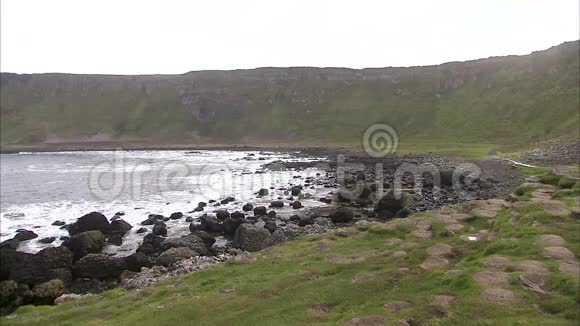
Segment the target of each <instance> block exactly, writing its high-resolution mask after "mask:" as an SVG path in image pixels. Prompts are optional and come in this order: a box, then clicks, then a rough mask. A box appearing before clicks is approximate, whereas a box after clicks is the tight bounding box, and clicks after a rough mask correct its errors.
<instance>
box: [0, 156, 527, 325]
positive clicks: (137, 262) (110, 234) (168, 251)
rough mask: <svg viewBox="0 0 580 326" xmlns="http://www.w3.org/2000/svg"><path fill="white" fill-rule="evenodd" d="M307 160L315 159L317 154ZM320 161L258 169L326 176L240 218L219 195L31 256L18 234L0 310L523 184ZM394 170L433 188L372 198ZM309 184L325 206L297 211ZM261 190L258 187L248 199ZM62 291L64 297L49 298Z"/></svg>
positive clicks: (396, 160) (391, 162)
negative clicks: (114, 249)
mask: <svg viewBox="0 0 580 326" xmlns="http://www.w3.org/2000/svg"><path fill="white" fill-rule="evenodd" d="M316 153H317V154H321V152H320V150H318V151H317V152H316ZM311 154H312V152H308V151H305V152H303V153H302V155H305V156H307V155H311ZM324 155H326V156H327V157H328V160H327V161H324V162H322V161H320V162H316V161H308V162H281V161H280V162H275V163H273V164H268V165H267V166H265V168H268V169H272V170H275V169H294V170H301V169H305V168H308V167H311V166H314V165H317V166H318V167H320V166H323V169H324V170H325V171H326V174H320V175H317V176H316V177H309V178H305V179H304V180H297V182H296V184H295V185H292V186H289V187H288V188H287V189H285V190H284V191H285V193H286V197H279V198H278V199H277V200H272V201H271V202H270V205H269V206H270V207H266V206H256V207H254V204H252V203H249V202H248V203H246V204H245V205H244V206H243V208H242V209H241V210H240V211H234V212H229V211H227V210H225V209H220V208H219V204H220V203H228V202H231V201H234V200H235V198H233V197H227V198H224V199H222V200H220V201H210V202H207V203H205V202H200V203H199V204H198V206H197V208H196V210H198V211H203V212H207V213H205V214H203V215H202V216H201V217H200V218H199V219H192V218H188V217H187V216H186V215H184V214H183V213H181V212H175V213H174V214H171V215H170V216H162V215H157V214H150V215H149V216H148V217H147V218H146V219H145V220H144V221H142V222H141V226H139V227H137V226H134V225H130V224H129V223H127V222H126V221H124V220H123V218H122V217H123V215H122V214H121V213H119V214H118V215H115V216H113V217H112V218H110V219H108V218H107V217H106V216H104V215H103V214H101V213H98V212H92V213H89V214H86V215H85V216H82V217H80V218H79V219H78V220H77V221H76V222H75V223H72V224H69V225H62V226H61V227H63V228H66V230H68V233H69V235H70V237H68V238H66V239H64V242H63V243H62V245H60V246H58V247H48V248H45V249H43V250H41V251H39V252H38V253H36V254H30V253H24V252H20V251H18V250H17V248H18V244H19V243H20V242H22V241H30V240H31V239H34V238H35V234H34V232H32V231H29V230H20V232H18V233H17V234H16V235H15V237H14V238H13V239H10V240H7V241H4V242H2V243H1V244H0V261H1V265H0V281H1V282H0V297H1V298H2V299H1V302H0V307H1V311H0V312H2V314H6V313H10V312H11V311H13V310H14V309H15V308H17V307H18V306H20V305H25V304H52V303H54V302H55V300H56V302H59V300H60V301H63V300H65V299H63V298H67V297H71V298H73V297H74V295H72V296H71V295H68V294H71V293H72V294H75V295H82V294H90V293H93V294H94V293H99V292H102V291H105V290H108V289H112V288H115V287H124V288H127V289H139V288H142V287H145V286H150V285H153V284H155V283H156V282H158V281H159V280H161V279H165V278H169V277H177V276H180V275H184V274H187V273H191V272H193V271H196V270H199V269H203V268H207V267H209V266H211V265H213V264H216V263H221V262H224V261H232V262H233V263H244V262H245V261H246V260H247V259H251V258H249V256H248V255H247V254H246V252H251V251H260V250H263V249H265V248H266V247H268V246H272V245H276V244H280V243H283V242H285V241H288V240H293V239H296V238H297V237H300V236H303V235H305V234H311V233H326V232H329V231H331V230H333V229H335V228H339V227H344V226H349V225H352V224H354V223H356V222H358V221H361V220H378V221H388V220H390V219H393V218H405V217H407V216H408V215H409V214H411V213H413V212H416V211H425V210H430V209H434V208H437V207H440V206H443V205H449V204H453V203H459V202H463V201H470V200H477V199H489V198H496V197H503V196H505V195H507V194H509V193H510V192H511V191H512V190H513V189H514V188H515V187H517V186H518V185H519V184H520V183H521V181H522V180H523V179H522V177H521V175H520V174H519V171H518V170H517V169H514V168H513V167H512V166H511V165H510V164H509V163H507V162H503V161H481V162H477V164H479V165H478V166H479V167H480V170H481V171H480V173H478V174H477V175H476V176H471V179H469V178H470V175H469V174H461V173H459V174H461V175H462V176H463V179H462V178H461V177H460V178H458V179H457V180H455V181H454V180H453V177H452V176H453V175H454V172H455V169H458V167H459V166H460V165H461V164H464V163H465V162H464V161H457V160H455V161H453V160H449V159H444V158H440V157H437V156H431V155H421V156H418V155H415V156H402V157H390V158H388V159H374V158H369V157H367V156H364V155H359V154H356V153H348V155H344V153H343V152H336V151H325V152H324ZM343 159H344V162H345V163H348V164H346V165H345V167H344V168H342V167H341V168H340V169H339V168H337V166H338V165H340V164H339V163H336V162H339V161H340V160H343ZM354 163H357V164H354ZM377 163H381V164H382V166H381V167H382V171H378V170H377V169H376V164H377ZM403 163H408V164H427V163H429V164H433V166H437V167H438V171H439V174H440V179H441V180H440V184H439V185H437V184H438V182H434V176H433V175H431V176H429V175H422V177H421V178H419V179H418V180H415V178H414V177H413V175H408V174H406V175H403V177H402V186H403V187H404V191H403V192H402V194H401V195H400V196H396V195H395V193H394V192H392V191H390V192H386V194H383V193H379V188H380V186H384V187H385V188H387V189H392V187H393V182H394V171H395V170H396V169H397V168H398V167H400V166H401V164H403ZM349 164H350V165H349ZM454 182H455V183H454ZM314 184H317V185H322V186H323V187H324V188H328V190H329V191H328V195H327V196H324V197H320V198H318V199H319V200H320V201H321V202H324V203H325V204H327V205H325V206H323V207H314V208H308V209H304V208H303V207H302V204H301V202H300V199H301V198H304V196H311V194H309V189H310V187H311V186H312V185H314ZM417 185H420V186H421V187H420V188H417V187H416V186H417ZM458 187H459V188H458ZM417 189H419V190H417ZM459 190H460V191H459ZM269 191H271V189H257V190H256V196H257V197H260V196H264V195H266V194H267V193H268V192H269ZM288 206H290V207H292V208H293V211H295V212H296V214H278V213H277V210H278V209H279V208H281V207H288ZM175 220H177V221H185V223H189V231H190V234H187V235H183V236H181V237H167V228H168V227H171V226H170V225H168V223H166V222H168V221H175ZM128 232H136V233H141V234H144V237H143V240H142V242H141V244H140V245H139V247H138V248H137V249H136V251H135V252H134V253H132V254H130V255H128V256H126V257H115V256H112V255H109V254H106V253H103V248H104V247H105V245H106V244H113V245H115V244H116V245H118V244H120V243H122V242H123V237H124V236H125V235H126V234H127V233H128ZM63 294H66V295H65V296H64V297H63V298H61V299H57V298H59V297H61V296H62V295H63Z"/></svg>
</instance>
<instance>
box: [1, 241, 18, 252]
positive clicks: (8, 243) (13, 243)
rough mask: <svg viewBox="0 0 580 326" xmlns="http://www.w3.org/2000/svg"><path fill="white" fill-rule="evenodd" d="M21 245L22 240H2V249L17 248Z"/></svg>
mask: <svg viewBox="0 0 580 326" xmlns="http://www.w3.org/2000/svg"><path fill="white" fill-rule="evenodd" d="M19 245H20V240H18V239H15V238H12V239H8V240H5V241H2V242H0V250H4V249H5V250H16V249H18V246H19Z"/></svg>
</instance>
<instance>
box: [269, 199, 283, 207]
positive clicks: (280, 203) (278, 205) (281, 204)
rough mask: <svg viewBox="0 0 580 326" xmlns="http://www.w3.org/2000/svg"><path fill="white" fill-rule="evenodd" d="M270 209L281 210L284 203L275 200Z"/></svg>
mask: <svg viewBox="0 0 580 326" xmlns="http://www.w3.org/2000/svg"><path fill="white" fill-rule="evenodd" d="M270 207H274V208H282V207H284V202H283V201H281V200H275V201H273V202H271V203H270Z"/></svg>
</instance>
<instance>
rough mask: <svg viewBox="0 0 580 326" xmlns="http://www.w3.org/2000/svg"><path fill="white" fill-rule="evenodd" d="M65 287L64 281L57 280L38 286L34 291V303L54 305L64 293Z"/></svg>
mask: <svg viewBox="0 0 580 326" xmlns="http://www.w3.org/2000/svg"><path fill="white" fill-rule="evenodd" d="M64 290H65V285H64V282H63V281H62V280H59V279H55V280H51V281H48V282H45V283H42V284H38V285H36V286H35V287H34V288H33V289H32V293H33V295H34V301H35V303H37V304H52V303H53V302H54V299H56V298H58V297H59V296H61V295H62V294H63V293H64Z"/></svg>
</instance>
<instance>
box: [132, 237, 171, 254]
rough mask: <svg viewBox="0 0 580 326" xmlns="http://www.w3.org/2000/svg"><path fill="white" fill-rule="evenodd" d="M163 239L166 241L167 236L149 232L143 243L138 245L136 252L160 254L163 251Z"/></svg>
mask: <svg viewBox="0 0 580 326" xmlns="http://www.w3.org/2000/svg"><path fill="white" fill-rule="evenodd" d="M163 241H165V238H163V237H160V236H158V235H155V234H152V233H149V234H147V235H146V236H144V237H143V243H141V245H140V246H139V247H137V251H136V252H138V253H142V254H144V255H156V254H159V253H161V251H162V250H161V243H163Z"/></svg>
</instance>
